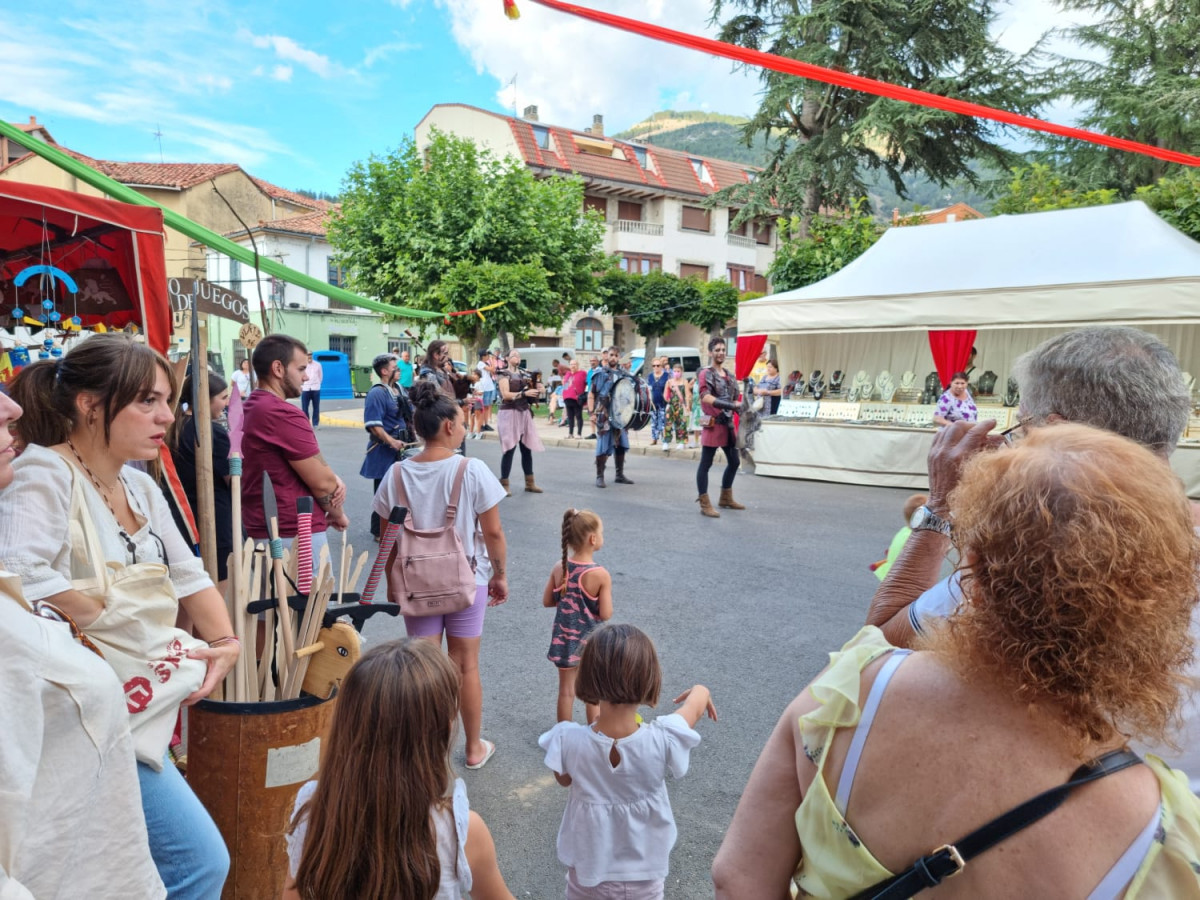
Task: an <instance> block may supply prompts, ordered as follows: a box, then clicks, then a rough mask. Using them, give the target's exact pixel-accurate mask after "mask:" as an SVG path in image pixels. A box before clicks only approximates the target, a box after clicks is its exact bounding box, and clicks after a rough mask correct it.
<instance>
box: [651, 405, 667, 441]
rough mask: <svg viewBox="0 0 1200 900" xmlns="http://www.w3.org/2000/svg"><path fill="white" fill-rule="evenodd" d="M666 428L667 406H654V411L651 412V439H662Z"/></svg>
mask: <svg viewBox="0 0 1200 900" xmlns="http://www.w3.org/2000/svg"><path fill="white" fill-rule="evenodd" d="M666 428H667V408H666V407H665V406H656V407H654V412H652V413H651V414H650V439H651V440H654V441H657V440H660V439H661V438H662V436H663V432H664V431H665V430H666Z"/></svg>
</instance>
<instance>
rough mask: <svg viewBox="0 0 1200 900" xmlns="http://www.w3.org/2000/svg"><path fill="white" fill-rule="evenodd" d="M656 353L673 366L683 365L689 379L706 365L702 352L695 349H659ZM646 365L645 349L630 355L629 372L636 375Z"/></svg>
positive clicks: (639, 349)
mask: <svg viewBox="0 0 1200 900" xmlns="http://www.w3.org/2000/svg"><path fill="white" fill-rule="evenodd" d="M655 353H656V354H657V355H658V356H665V357H666V358H667V361H668V363H670V365H671V366H674V365H675V364H676V363H683V374H684V375H685V376H687V377H689V378H690V377H692V376H694V375H695V374H696V373H697V372H699V371H700V369H701V368H703V367H704V366H705V365H706V361H702V360H701V358H700V351H699V350H697V349H696V348H695V347H659V348H658V349H657V350H656V351H655ZM645 363H646V350H645V348H638V349H637V350H634V351H632V352H631V353H630V354H629V371H630V372H632V373H633V374H634V375H637V374H638V373H639V372H640V371H641V369H642V366H644V365H645Z"/></svg>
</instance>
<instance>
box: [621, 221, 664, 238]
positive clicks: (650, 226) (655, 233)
mask: <svg viewBox="0 0 1200 900" xmlns="http://www.w3.org/2000/svg"><path fill="white" fill-rule="evenodd" d="M617 231H623V232H625V233H626V234H648V235H650V236H651V237H662V233H663V227H662V226H661V225H655V224H654V223H653V222H631V221H629V220H628V219H617Z"/></svg>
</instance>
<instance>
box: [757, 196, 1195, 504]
mask: <svg viewBox="0 0 1200 900" xmlns="http://www.w3.org/2000/svg"><path fill="white" fill-rule="evenodd" d="M1100 324H1125V325H1134V326H1136V327H1139V328H1143V329H1145V330H1147V331H1150V332H1152V333H1154V334H1156V335H1158V336H1159V337H1160V338H1161V339H1162V340H1163V341H1164V342H1165V343H1166V344H1167V345H1168V346H1170V347H1171V348H1172V349H1173V350H1174V352H1175V353H1176V355H1177V356H1178V357H1179V360H1180V363H1181V365H1182V367H1183V369H1184V370H1185V371H1191V372H1196V371H1197V366H1198V365H1200V244H1197V243H1196V242H1195V241H1192V240H1191V239H1189V238H1188V237H1186V236H1184V235H1183V234H1181V233H1179V232H1178V231H1176V230H1175V229H1173V228H1171V227H1170V226H1169V225H1167V224H1166V223H1165V222H1163V220H1162V219H1160V218H1159V217H1158V216H1157V215H1155V214H1154V213H1153V212H1152V211H1151V210H1150V209H1149V208H1147V207H1146V206H1145V205H1144V204H1142V203H1140V202H1132V203H1122V204H1114V205H1112V206H1100V207H1091V208H1086V209H1073V210H1061V211H1055V212H1047V213H1035V214H1029V215H1023V216H1001V217H997V218H991V219H979V220H973V221H969V222H955V223H947V224H944V225H925V226H920V227H907V228H891V229H889V230H888V231H887V232H886V233H885V234H884V235H883V237H882V238H880V240H879V242H878V243H877V244H876V245H875V246H874V247H872V248H871V249H870V250H868V251H867V252H866V253H865V254H863V255H862V256H861V257H859V258H858V259H857V260H855V261H854V262H852V263H851V264H850V265H848V266H846V268H844V269H842V270H841V271H840V272H838V273H837V274H835V275H832V276H830V277H829V278H827V279H825V280H823V281H820V282H818V283H816V284H813V285H809V286H808V287H805V288H802V289H800V290H796V291H789V292H786V293H781V294H774V295H770V296H767V297H763V298H760V299H758V300H752V301H749V302H747V303H743V304H742V306H741V310H740V312H739V315H738V332H739V334H740V335H755V334H765V335H767V336H769V338H770V340H771V341H772V342H773V343H775V344H776V345H777V346H778V352H779V362H780V366H781V369H782V372H783V374H784V377H785V379H786V376H787V374H788V373H789V372H791V371H793V370H799V371H800V372H802V373H803V375H804V378H805V381H806V388H805V392H804V394H803V395H799V394H798V395H797V397H796V398H795V399H794V400H793V402H792V403H785V404H781V408H780V413H781V415H780V416H775V417H772V418H770V419H766V420H765V421H764V423H763V429H762V431H761V432H760V433H759V434H758V435H757V436H756V442H755V450H754V459H755V462H756V464H757V472H758V474H763V475H773V476H782V477H792V478H813V479H817V480H822V481H837V482H845V483H852V484H878V485H891V486H897V487H914V488H921V487H925V486H926V485H927V482H926V479H925V467H924V454H925V453H926V452H927V451H928V448H929V445H930V443H931V441H932V439H933V424H932V407H931V406H930V403H929V401H930V393H929V389H928V388H927V386H926V380H927V379H929V378H930V376H931V374H932V373H934V372H936V371H937V370H938V368H939V367H938V366H937V365H936V364H935V359H934V353H933V351H932V350H931V342H930V332H941V333H951V334H961V333H962V332H964V331H967V332H969V331H974V332H976V334H975V336H974V338H973V343H974V346H975V347H976V348H977V350H978V353H977V356H976V359H975V371H974V372H973V373H972V383H973V384H974V385H975V386H976V387H977V388H978V387H989V388H991V392H990V393H976V400H977V401H978V402H979V407H980V416H981V417H986V418H997V419H998V420H999V421H1000V427H1004V426H1005V425H1006V424H1008V422H1009V420H1010V419H1011V418H1012V417H1013V415H1014V411H1015V407H1016V403H1017V402H1018V400H1019V398H1018V396H1017V393H1016V392H1015V391H1010V386H1009V384H1008V380H1009V376H1010V373H1011V370H1012V364H1013V362H1014V361H1015V360H1016V358H1017V357H1018V356H1020V355H1021V354H1022V353H1024V352H1026V351H1027V350H1030V349H1032V348H1033V347H1035V346H1037V345H1038V344H1039V343H1041V342H1042V341H1044V340H1046V339H1047V338H1048V337H1051V336H1052V335H1055V334H1060V333H1062V332H1064V331H1069V330H1072V329H1074V328H1079V327H1082V326H1085V325H1100ZM816 371H819V372H821V373H822V384H821V386H820V387H819V388H818V392H819V393H820V394H821V396H820V397H817V396H816V395H815V394H814V391H813V389H812V387H811V385H808V381H809V380H810V379H811V376H812V374H813V373H814V372H816ZM835 372H836V373H839V374H840V376H841V384H840V390H837V391H834V390H832V389H831V388H832V384H831V382H832V380H833V375H834V373H835ZM989 373H990V375H989ZM985 376H987V377H985ZM993 376H994V378H993ZM943 378H944V376H943ZM856 381H857V382H858V385H859V389H858V390H857V391H852V387H853V386H854V385H855V383H856ZM938 381H939V378H938V377H937V376H934V377H933V379H932V382H933V383H934V385H936V392H937V393H940V392H941V387H942V385H941V384H938ZM1013 387H1016V386H1015V385H1014V386H1013ZM922 400H924V401H925V402H924V403H922V402H921V401H922ZM1006 403H1007V404H1008V405H1006ZM1196 437H1197V439H1196V440H1194V441H1193V440H1192V439H1190V438H1185V439H1184V441H1183V442H1182V443H1181V445H1180V450H1179V451H1178V452H1176V453H1175V454H1174V455H1173V458H1172V464H1173V466H1174V467H1175V468H1176V470H1177V471H1178V472H1179V473H1180V475H1181V476H1182V477H1183V478H1184V480H1185V483H1186V484H1187V487H1188V491H1189V494H1191V495H1192V496H1200V432H1198V433H1197V435H1196Z"/></svg>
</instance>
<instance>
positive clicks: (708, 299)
mask: <svg viewBox="0 0 1200 900" xmlns="http://www.w3.org/2000/svg"><path fill="white" fill-rule="evenodd" d="M741 299H742V296H741V294H740V293H738V289H737V288H736V287H734V286H733V285H732V284H730V283H729V282H728V281H726V280H725V279H724V278H719V279H717V280H716V281H707V282H705V283H703V284H701V285H700V302H699V304H697V306H696V308H695V310H694V311H693V312H692V314H691V315H690V316H688V321H689V322H691V323H692V324H693V325H695V326H696V327H697V328H700V329H702V330H703V331H704V332H705V333H706V334H709V335H718V334H720V333H721V332H722V330H724V328H725V323H726V322H728V321H729V320H730V319H735V318H737V314H738V303H739V302H740V301H741Z"/></svg>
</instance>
